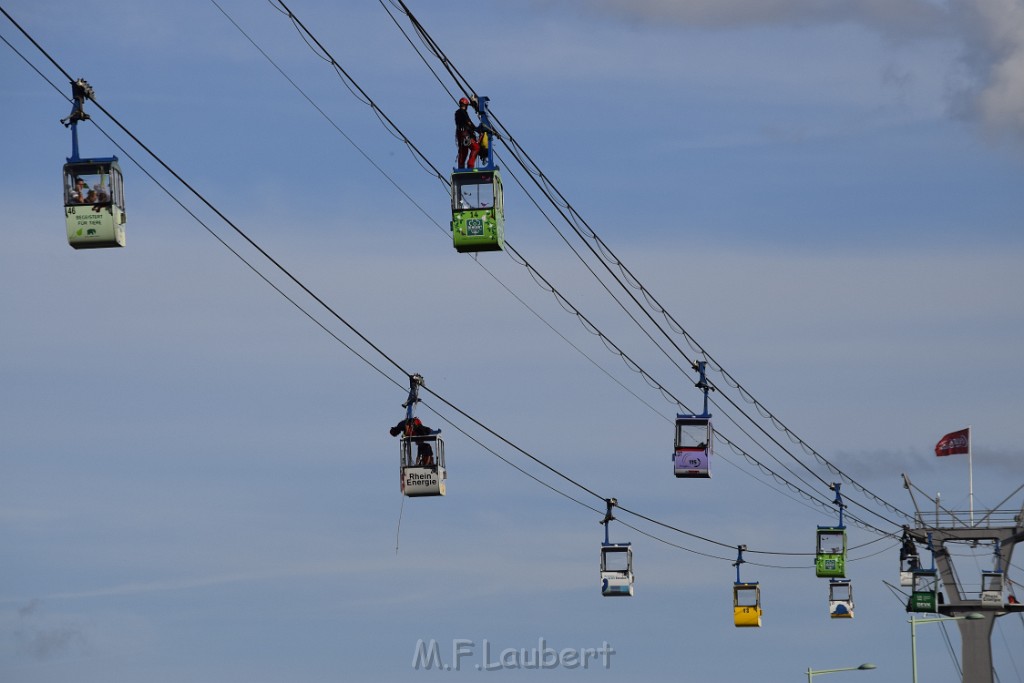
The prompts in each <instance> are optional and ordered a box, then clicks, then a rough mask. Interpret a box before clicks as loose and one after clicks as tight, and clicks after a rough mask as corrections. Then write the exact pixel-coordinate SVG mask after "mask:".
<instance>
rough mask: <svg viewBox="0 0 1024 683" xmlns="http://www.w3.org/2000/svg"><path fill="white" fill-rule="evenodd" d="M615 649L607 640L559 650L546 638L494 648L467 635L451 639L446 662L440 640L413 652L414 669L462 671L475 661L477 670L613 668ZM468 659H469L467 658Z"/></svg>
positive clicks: (419, 645) (422, 643)
mask: <svg viewBox="0 0 1024 683" xmlns="http://www.w3.org/2000/svg"><path fill="white" fill-rule="evenodd" d="M613 654H615V648H613V647H612V646H611V645H609V644H608V643H607V642H602V643H601V647H566V648H562V649H561V650H556V649H555V648H553V647H550V646H549V645H548V643H547V641H546V640H545V639H544V638H538V639H537V646H536V647H529V648H527V647H521V648H515V647H506V648H504V649H502V650H498V649H497V648H493V647H492V644H491V641H489V640H488V639H486V638H484V639H483V640H481V641H480V642H479V643H478V642H477V641H475V640H470V639H468V638H455V639H453V640H452V649H451V658H450V659H449V660H448V661H445V660H444V659H443V658H442V656H441V646H440V644H438V642H437V640H435V639H433V638H431V639H430V640H426V641H425V640H423V639H422V638H421V639H419V640H417V641H416V647H415V649H414V650H413V655H412V668H414V669H416V670H420V669H427V670H430V669H438V670H440V671H461V670H462V669H463V667H465V666H467V665H468V664H472V665H473V666H474V668H476V670H477V671H499V670H502V669H589V668H590V667H591V666H593V667H595V668H597V667H601V668H604V669H610V668H611V666H612V655H613ZM467 660H468V661H467Z"/></svg>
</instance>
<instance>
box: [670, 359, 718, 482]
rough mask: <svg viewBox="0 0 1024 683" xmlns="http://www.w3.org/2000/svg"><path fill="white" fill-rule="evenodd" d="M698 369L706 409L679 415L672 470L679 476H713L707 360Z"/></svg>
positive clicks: (698, 477) (695, 366)
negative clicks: (696, 413) (706, 373)
mask: <svg viewBox="0 0 1024 683" xmlns="http://www.w3.org/2000/svg"><path fill="white" fill-rule="evenodd" d="M694 369H696V370H697V371H698V372H699V373H700V379H699V380H698V381H697V383H696V385H695V386H696V387H697V388H698V389H701V390H702V391H703V392H704V412H703V413H701V414H699V415H691V414H686V413H678V414H677V415H676V440H675V451H674V452H673V454H672V473H673V474H675V476H676V477H677V478H696V479H708V478H710V477H711V463H710V456H711V454H712V452H713V446H712V438H713V436H714V433H715V432H714V428H713V427H712V426H711V413H709V412H708V391H709V390H711V389H712V388H711V386H710V385H709V384H708V382H707V377H706V375H705V371H706V369H707V363H706V362H705V361H698V362H697V363H695V364H694Z"/></svg>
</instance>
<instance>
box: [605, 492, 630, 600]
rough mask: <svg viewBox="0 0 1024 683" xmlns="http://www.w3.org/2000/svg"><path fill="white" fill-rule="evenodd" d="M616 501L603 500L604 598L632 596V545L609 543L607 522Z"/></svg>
mask: <svg viewBox="0 0 1024 683" xmlns="http://www.w3.org/2000/svg"><path fill="white" fill-rule="evenodd" d="M617 503H618V501H616V500H615V499H614V498H608V499H606V500H605V504H606V505H607V506H608V510H607V512H605V516H604V519H603V520H602V521H601V524H603V525H604V543H602V544H601V595H603V596H604V597H606V598H615V597H625V598H628V597H632V596H633V547H632V546H631V545H630V544H629V543H610V542H609V541H608V523H609V522H611V521H612V520H613V519H615V517H613V516H612V508H613V507H614V506H615V505H616V504H617Z"/></svg>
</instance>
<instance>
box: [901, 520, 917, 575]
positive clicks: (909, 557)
mask: <svg viewBox="0 0 1024 683" xmlns="http://www.w3.org/2000/svg"><path fill="white" fill-rule="evenodd" d="M920 568H921V557H920V556H919V555H918V554H917V545H915V544H914V539H913V538H912V537H911V535H910V529H909V528H908V527H907V526H904V527H903V539H902V541H901V545H900V585H901V586H903V587H905V588H910V587H911V586H913V585H914V570H915V569H920Z"/></svg>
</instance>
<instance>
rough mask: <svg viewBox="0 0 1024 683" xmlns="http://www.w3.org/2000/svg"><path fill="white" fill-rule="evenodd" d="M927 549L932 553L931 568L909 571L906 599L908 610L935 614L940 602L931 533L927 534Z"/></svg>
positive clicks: (940, 596)
mask: <svg viewBox="0 0 1024 683" xmlns="http://www.w3.org/2000/svg"><path fill="white" fill-rule="evenodd" d="M928 550H930V551H931V553H932V566H931V569H923V568H922V569H915V570H913V571H912V572H911V588H910V599H909V600H908V601H907V611H908V612H926V613H930V614H935V613H937V612H938V611H939V605H940V604H941V603H942V594H941V593H940V592H939V572H938V571H937V570H936V569H935V549H934V548H933V547H932V535H931V533H929V534H928Z"/></svg>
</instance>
